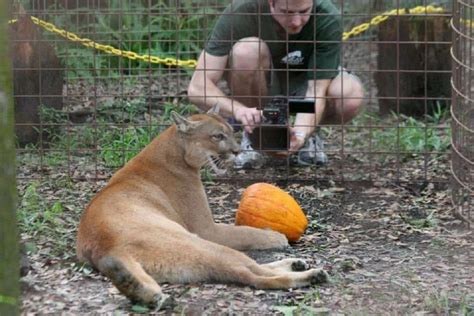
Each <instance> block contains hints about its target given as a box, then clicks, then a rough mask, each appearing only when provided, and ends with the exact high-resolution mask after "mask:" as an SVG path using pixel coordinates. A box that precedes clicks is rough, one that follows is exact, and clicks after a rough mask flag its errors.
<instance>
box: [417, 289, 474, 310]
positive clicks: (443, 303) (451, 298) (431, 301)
mask: <svg viewBox="0 0 474 316" xmlns="http://www.w3.org/2000/svg"><path fill="white" fill-rule="evenodd" d="M424 304H425V307H426V308H427V309H428V310H429V311H430V312H431V313H434V314H437V315H441V314H444V315H473V314H474V297H473V296H472V295H468V294H463V293H456V292H453V291H446V290H433V291H431V292H430V293H429V294H428V295H427V296H426V297H425V300H424Z"/></svg>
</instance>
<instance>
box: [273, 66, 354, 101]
mask: <svg viewBox="0 0 474 316" xmlns="http://www.w3.org/2000/svg"><path fill="white" fill-rule="evenodd" d="M338 70H339V73H340V74H342V73H343V72H346V73H350V72H348V71H347V70H346V69H345V68H343V67H341V66H339V68H338ZM269 77H270V78H269V80H268V91H269V96H277V95H279V96H289V97H295V98H304V97H305V96H306V90H307V89H308V78H307V76H306V72H305V71H298V72H295V71H293V72H291V71H276V70H272V71H271V72H270V74H269Z"/></svg>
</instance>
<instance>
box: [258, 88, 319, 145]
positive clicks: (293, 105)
mask: <svg viewBox="0 0 474 316" xmlns="http://www.w3.org/2000/svg"><path fill="white" fill-rule="evenodd" d="M296 113H314V100H305V99H290V98H285V97H275V98H273V99H271V100H270V102H268V104H267V105H266V106H265V107H264V108H263V110H262V116H263V122H262V123H261V124H260V126H258V127H256V128H255V129H254V130H253V133H252V134H250V135H249V138H250V141H251V143H252V147H253V148H254V149H256V150H288V148H289V145H290V130H289V126H290V124H289V122H288V121H289V119H290V115H291V114H296Z"/></svg>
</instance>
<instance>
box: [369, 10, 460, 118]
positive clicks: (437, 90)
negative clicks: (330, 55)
mask: <svg viewBox="0 0 474 316" xmlns="http://www.w3.org/2000/svg"><path fill="white" fill-rule="evenodd" d="M397 19H398V18H395V17H393V18H390V19H388V20H387V21H386V22H384V23H382V24H381V25H380V28H379V32H378V40H379V41H380V43H379V44H378V59H377V62H378V70H377V72H376V73H375V82H376V86H377V90H378V97H380V98H381V99H379V111H380V114H382V115H383V114H388V113H390V112H392V111H393V112H396V113H403V114H405V115H410V116H423V115H424V114H432V113H433V111H434V110H435V109H436V107H437V103H438V104H440V105H441V106H444V107H445V106H447V105H448V104H449V102H448V101H445V100H444V101H443V100H441V101H440V100H429V101H426V102H425V100H426V99H427V98H440V99H443V98H450V95H451V85H450V77H451V73H450V70H451V57H450V46H451V45H450V44H449V43H450V41H451V29H450V27H449V18H447V17H439V16H438V17H406V16H400V17H399V21H398V22H397ZM398 36H399V37H398ZM397 42H399V43H398V44H397ZM443 42H445V43H443ZM446 42H447V43H446ZM390 71H391V72H390ZM396 97H399V98H401V99H399V100H396V99H395V98H396ZM384 98H389V99H384ZM403 98H418V99H416V100H413V99H412V100H409V99H403ZM437 101H438V102H437ZM398 102H399V103H398ZM425 105H426V108H425Z"/></svg>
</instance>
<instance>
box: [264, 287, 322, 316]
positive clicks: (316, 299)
mask: <svg viewBox="0 0 474 316" xmlns="http://www.w3.org/2000/svg"><path fill="white" fill-rule="evenodd" d="M320 302H321V297H320V293H319V291H318V290H311V291H309V292H308V293H306V294H305V295H304V297H303V298H302V299H301V300H299V301H298V300H297V301H294V300H292V301H290V302H289V303H288V304H286V305H275V306H273V309H275V310H277V311H279V312H280V313H282V314H283V315H285V316H293V315H329V314H330V311H331V310H330V309H328V308H326V307H313V306H312V305H320Z"/></svg>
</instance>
